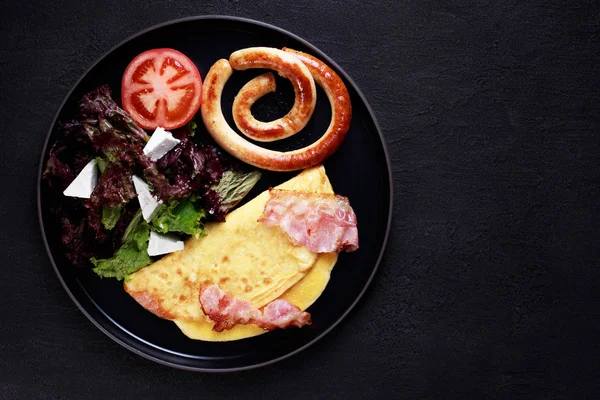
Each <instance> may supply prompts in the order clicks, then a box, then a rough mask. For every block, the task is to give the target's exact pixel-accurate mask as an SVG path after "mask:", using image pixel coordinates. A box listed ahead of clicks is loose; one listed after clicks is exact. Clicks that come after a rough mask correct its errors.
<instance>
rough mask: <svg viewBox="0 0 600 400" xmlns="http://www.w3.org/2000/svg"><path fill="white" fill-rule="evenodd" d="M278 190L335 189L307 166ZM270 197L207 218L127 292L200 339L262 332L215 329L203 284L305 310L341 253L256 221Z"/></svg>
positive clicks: (258, 303)
mask: <svg viewBox="0 0 600 400" xmlns="http://www.w3.org/2000/svg"><path fill="white" fill-rule="evenodd" d="M277 188H279V189H287V190H300V191H310V192H316V193H333V189H332V187H331V184H330V182H329V179H328V178H327V175H326V174H325V169H324V167H323V166H317V167H313V168H311V169H307V170H305V171H303V172H301V173H300V174H299V175H297V176H296V177H294V178H292V179H290V180H289V181H287V182H284V183H283V184H281V185H279V186H277ZM268 200H269V192H268V191H265V192H263V193H261V194H260V195H258V196H257V197H256V198H254V199H252V200H251V201H250V202H248V203H246V204H245V205H243V206H242V207H240V208H238V209H236V210H234V211H233V212H231V213H230V214H229V215H227V217H226V222H224V223H209V224H207V225H206V227H205V232H206V236H204V237H200V238H193V237H192V238H190V239H188V240H187V241H186V242H185V248H184V249H183V250H181V251H178V252H175V253H171V254H169V255H167V256H165V257H163V258H162V259H160V260H159V261H157V262H155V263H153V264H151V265H149V266H148V267H146V268H143V269H141V270H140V271H138V272H136V273H134V274H132V275H131V276H130V279H129V280H127V281H126V282H125V283H124V287H125V290H126V291H127V292H128V293H129V294H130V295H131V296H132V297H133V298H134V299H135V300H136V301H137V302H138V303H140V304H141V305H142V306H143V307H144V308H146V309H147V310H149V311H151V312H153V313H154V314H156V315H158V316H159V317H162V318H166V319H169V320H172V321H174V322H175V323H176V324H177V326H178V327H179V328H180V329H181V331H182V332H183V333H184V334H185V335H186V336H188V337H190V338H192V339H198V340H207V341H227V340H237V339H243V338H246V337H251V336H255V335H259V334H261V333H264V332H265V331H264V330H263V329H261V328H259V327H258V326H255V325H236V326H235V327H233V328H232V329H230V330H226V331H223V332H215V331H213V330H212V327H213V325H214V323H213V322H212V321H211V320H210V319H209V318H208V317H207V316H206V315H204V313H203V312H202V308H201V307H200V303H199V301H198V296H199V292H200V285H202V284H204V285H210V284H217V285H219V287H220V288H221V289H222V290H223V291H225V292H226V293H228V294H230V295H232V296H233V297H235V298H238V299H241V300H246V301H248V302H250V304H251V305H252V306H253V307H256V308H262V307H264V306H265V305H267V304H268V303H269V302H271V301H273V300H275V299H278V298H280V299H284V300H288V301H289V302H291V303H292V304H294V305H296V306H298V307H299V308H300V309H302V310H305V309H306V308H308V307H309V306H310V305H311V304H312V303H313V302H314V301H315V300H317V298H318V297H319V296H320V295H321V293H322V292H323V290H324V289H325V286H326V285H327V282H328V281H329V277H330V272H331V270H332V268H333V266H334V265H335V263H336V261H337V254H335V253H326V254H315V253H312V252H310V251H309V250H308V249H306V248H305V247H302V246H294V245H293V244H292V243H291V242H290V240H289V239H288V238H287V236H286V235H285V233H284V232H283V231H282V230H281V229H279V228H277V227H267V226H266V225H264V224H261V223H259V222H257V219H258V218H259V217H260V215H261V214H262V212H263V209H264V207H265V204H266V203H267V201H268Z"/></svg>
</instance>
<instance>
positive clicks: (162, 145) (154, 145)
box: [144, 127, 180, 161]
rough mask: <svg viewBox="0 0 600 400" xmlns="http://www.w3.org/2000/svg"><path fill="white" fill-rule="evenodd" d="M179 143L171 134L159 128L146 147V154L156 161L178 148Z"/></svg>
mask: <svg viewBox="0 0 600 400" xmlns="http://www.w3.org/2000/svg"><path fill="white" fill-rule="evenodd" d="M179 142H180V140H179V139H175V138H174V137H173V135H172V134H171V132H169V131H165V130H164V129H163V128H161V127H158V128H156V130H155V131H154V133H153V134H152V136H151V137H150V140H148V143H146V146H144V154H145V155H147V156H149V157H150V159H151V160H152V161H156V160H158V159H160V158H162V156H164V155H165V154H167V153H168V152H169V151H170V150H171V149H172V148H173V147H175V146H177V144H178V143H179Z"/></svg>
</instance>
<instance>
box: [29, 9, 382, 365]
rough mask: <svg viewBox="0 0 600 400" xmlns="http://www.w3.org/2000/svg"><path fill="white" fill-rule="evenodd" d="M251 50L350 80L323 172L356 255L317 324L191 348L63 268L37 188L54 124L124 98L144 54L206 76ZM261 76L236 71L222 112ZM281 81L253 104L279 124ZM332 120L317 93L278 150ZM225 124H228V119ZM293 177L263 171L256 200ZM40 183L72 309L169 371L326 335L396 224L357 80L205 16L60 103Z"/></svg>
mask: <svg viewBox="0 0 600 400" xmlns="http://www.w3.org/2000/svg"><path fill="white" fill-rule="evenodd" d="M250 46H272V47H279V48H281V47H283V46H287V47H291V48H294V49H297V50H302V51H305V52H308V53H310V54H313V55H315V56H316V57H318V58H320V59H321V60H323V61H324V62H326V63H327V64H329V65H330V66H331V67H332V68H333V69H335V70H336V71H337V72H338V73H339V74H340V76H341V77H342V78H343V79H344V80H345V82H346V85H347V87H348V90H349V92H350V96H351V99H352V106H353V118H352V126H351V128H350V131H349V133H348V136H347V139H346V140H345V142H344V143H343V145H342V146H341V148H340V149H339V150H338V151H337V152H336V153H335V154H334V155H333V156H332V157H331V158H330V159H328V160H327V161H326V162H325V168H326V170H327V174H328V176H329V178H330V180H331V183H332V185H333V187H334V190H335V191H336V192H337V193H340V194H343V195H345V196H348V197H349V198H350V201H351V204H352V206H353V208H354V210H355V212H356V214H357V216H358V221H359V225H358V226H359V235H360V249H359V250H358V251H356V252H354V253H344V254H341V255H340V258H339V261H338V263H337V265H336V267H335V268H334V270H333V273H332V276H331V281H330V282H329V284H328V286H327V289H326V290H325V292H324V293H323V294H322V296H321V297H320V298H319V299H318V301H317V302H316V303H315V304H313V305H312V306H311V307H310V308H309V311H310V313H311V314H312V318H313V324H312V325H310V326H308V327H304V328H302V329H288V330H280V331H275V332H270V333H267V334H264V335H261V336H258V337H254V338H249V339H244V340H239V341H235V342H226V343H211V342H202V341H194V340H191V339H188V338H187V337H185V336H184V335H183V334H182V333H181V332H180V331H179V329H178V328H177V326H176V325H175V324H174V323H173V322H170V321H167V320H163V319H160V318H158V317H156V316H154V315H153V314H151V313H149V312H147V311H146V310H144V309H143V308H142V307H141V306H139V305H138V304H137V303H136V302H135V301H134V300H133V299H132V298H131V297H130V296H129V295H128V294H127V293H126V292H125V291H124V290H123V288H122V284H121V283H120V282H117V281H116V280H113V279H104V280H101V279H100V278H98V277H97V276H96V275H95V274H94V273H93V272H92V271H91V270H90V269H86V268H81V269H78V270H76V269H74V268H72V267H71V266H70V265H69V264H68V263H67V262H66V261H65V258H64V254H63V252H62V250H61V246H60V243H59V229H58V227H57V226H56V225H55V224H54V223H53V222H52V218H50V215H49V212H48V210H47V204H48V203H49V202H48V199H49V197H48V196H50V193H48V191H47V190H46V188H45V185H41V180H40V177H41V171H42V167H43V165H44V164H45V162H46V159H47V156H48V154H47V153H48V143H53V142H54V141H55V140H56V138H57V137H58V134H59V132H58V131H57V129H56V128H55V125H56V122H57V121H60V120H67V119H69V118H70V117H71V116H72V115H74V113H75V112H76V111H77V104H78V102H79V99H80V98H81V96H82V95H83V94H84V93H86V92H88V91H90V90H92V89H94V88H95V87H97V86H99V85H101V84H104V83H108V84H109V85H110V87H111V89H112V90H113V95H114V97H115V98H119V97H120V82H121V76H122V74H123V71H124V70H125V67H126V66H127V64H128V63H129V62H130V61H131V60H132V59H133V58H134V57H135V56H136V55H137V54H139V53H141V52H142V51H144V50H148V49H151V48H157V47H171V48H175V49H177V50H180V51H181V52H183V53H184V54H186V55H187V56H188V57H190V58H191V59H192V60H193V61H194V62H195V63H196V65H197V66H198V69H199V70H200V73H201V74H202V76H203V77H204V76H205V75H206V73H207V72H208V70H209V68H210V66H211V65H212V64H213V63H214V62H215V61H216V60H217V59H219V58H228V56H229V54H230V53H231V52H232V51H234V50H238V49H241V48H245V47H250ZM259 72H260V71H251V72H243V73H242V72H236V73H234V75H233V77H232V78H231V80H230V82H229V83H228V85H227V87H226V90H225V93H224V100H223V101H224V110H227V109H229V110H231V103H232V101H233V95H234V93H236V92H237V90H238V89H239V88H240V87H241V86H242V85H243V83H245V82H246V81H247V80H248V78H249V77H251V76H253V75H256V74H258V73H259ZM279 83H281V85H280V87H281V89H278V92H280V93H279V95H278V96H274V95H271V98H270V99H267V100H265V101H264V102H263V104H262V105H260V104H257V113H258V114H259V117H260V116H262V117H271V118H272V117H277V116H280V115H281V114H284V113H285V112H286V110H285V109H286V107H289V106H290V105H291V101H290V99H291V96H290V93H291V89H290V87H291V85H289V84H288V83H287V82H279ZM281 99H283V102H282V101H281ZM330 115H331V111H330V107H329V103H328V101H327V98H326V96H325V95H324V93H323V92H322V91H319V92H318V101H317V108H316V110H315V113H314V116H313V119H312V120H311V122H310V123H309V125H308V126H307V128H305V130H304V131H303V132H301V133H299V134H298V135H296V136H294V137H292V138H290V139H287V140H285V141H282V143H279V144H277V145H275V146H274V148H297V147H301V146H304V145H306V144H307V143H310V142H312V141H314V140H316V139H317V137H318V135H316V136H313V135H311V132H324V130H325V128H326V127H327V125H328V123H329V117H330ZM226 116H227V115H226ZM227 117H228V118H229V121H230V123H231V115H229V116H227ZM232 126H234V125H233V124H232ZM200 134H206V133H203V132H200ZM293 175H294V174H293V173H275V172H265V173H264V175H263V178H262V179H261V181H260V182H259V184H258V185H257V188H255V190H253V194H256V193H258V192H260V191H262V190H265V189H267V188H268V187H269V186H270V185H274V184H278V183H280V182H283V181H285V180H287V179H289V178H290V177H291V176H293ZM40 177H38V210H39V217H40V224H41V228H42V235H43V238H44V242H45V245H46V248H47V250H48V254H49V255H50V260H51V262H52V265H53V266H54V269H55V270H56V273H57V275H58V278H59V279H60V281H61V282H62V284H63V286H64V288H65V289H66V291H67V292H68V293H69V295H70V296H71V298H72V299H73V301H74V302H75V304H77V306H78V307H79V308H80V309H81V311H83V313H84V314H85V315H86V316H87V317H88V318H89V319H90V320H91V321H92V322H93V323H94V324H95V325H96V326H97V327H98V328H99V329H100V330H102V331H103V332H104V333H106V334H107V335H108V336H109V337H111V338H112V339H114V340H115V341H116V342H118V343H120V344H121V345H123V346H124V347H126V348H127V349H129V350H131V351H133V352H135V353H137V354H140V355H142V356H144V357H146V358H149V359H151V360H154V361H157V362H160V363H163V364H166V365H170V366H174V367H179V368H184V369H190V370H197V371H233V370H241V369H248V368H252V367H257V366H261V365H266V364H270V363H273V362H275V361H278V360H281V359H283V358H285V357H288V356H290V355H292V354H295V353H297V352H299V351H300V350H302V349H305V348H306V347H308V346H310V345H311V344H312V343H314V342H316V341H317V340H319V339H320V338H321V337H323V336H324V335H325V334H326V333H327V332H329V331H330V330H331V329H332V328H333V327H334V326H336V325H337V324H338V323H339V322H340V321H341V320H342V319H343V318H344V317H345V316H346V315H347V314H348V312H349V311H350V310H351V309H352V308H353V307H354V305H355V304H356V302H357V301H358V300H359V298H360V297H361V296H362V294H363V293H364V291H365V290H366V288H367V286H368V285H369V283H370V282H371V279H372V278H373V276H374V274H375V272H376V270H377V267H378V265H379V262H380V260H381V256H382V254H383V250H384V247H385V243H386V240H387V237H388V233H389V227H390V220H391V197H392V188H391V171H390V166H389V158H388V155H387V151H386V148H385V145H384V143H383V138H382V135H381V131H380V129H379V127H378V125H377V122H376V120H375V117H374V115H373V112H372V111H371V109H370V107H369V105H368V104H367V102H366V100H365V98H364V96H363V95H362V94H361V93H360V91H359V90H358V88H357V87H356V85H355V84H354V82H352V80H351V79H350V78H349V77H348V76H347V75H346V74H345V73H344V71H342V70H341V68H340V67H339V66H338V65H336V64H335V63H334V62H333V61H332V60H331V59H329V58H328V57H327V56H326V55H325V54H323V53H322V52H321V51H319V50H318V49H317V48H316V47H314V46H313V45H311V44H309V43H308V42H306V41H304V40H302V39H301V38H299V37H297V36H295V35H292V34H291V33H289V32H286V31H284V30H282V29H279V28H276V27H274V26H271V25H267V24H264V23H261V22H256V21H252V20H247V19H241V18H232V17H215V16H207V17H194V18H186V19H181V20H177V21H172V22H169V23H165V24H161V25H158V26H155V27H153V28H151V29H148V30H146V31H144V32H141V33H139V34H137V35H135V36H133V37H131V38H129V39H127V40H126V41H124V42H123V43H121V44H120V45H118V46H116V47H115V48H113V49H112V50H110V51H109V52H108V53H107V54H106V55H105V56H104V57H102V58H101V59H100V60H99V61H98V62H97V63H96V64H94V65H93V66H92V67H91V68H90V69H89V70H88V71H87V72H86V73H85V74H84V76H83V77H82V78H81V79H80V80H79V81H78V82H77V84H76V85H75V87H74V88H73V89H72V90H71V92H70V93H69V95H68V96H67V98H66V99H65V100H64V102H63V104H62V105H61V107H60V110H59V112H58V113H57V115H56V117H55V119H54V121H53V123H52V127H51V128H50V131H49V133H48V137H47V139H46V144H45V146H44V150H43V154H42V160H41V165H40Z"/></svg>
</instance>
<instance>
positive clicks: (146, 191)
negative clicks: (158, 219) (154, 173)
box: [131, 175, 162, 222]
mask: <svg viewBox="0 0 600 400" xmlns="http://www.w3.org/2000/svg"><path fill="white" fill-rule="evenodd" d="M131 179H132V180H133V186H135V191H136V193H137V194H138V200H139V202H140V208H141V209H142V216H143V217H144V219H145V220H146V222H150V219H151V218H152V217H153V216H154V214H155V213H156V210H157V209H158V206H159V205H161V204H162V201H159V200H156V198H155V197H154V196H152V193H150V188H149V187H148V185H146V182H144V181H143V180H142V179H141V178H139V177H137V176H135V175H134V176H133V177H132V178H131Z"/></svg>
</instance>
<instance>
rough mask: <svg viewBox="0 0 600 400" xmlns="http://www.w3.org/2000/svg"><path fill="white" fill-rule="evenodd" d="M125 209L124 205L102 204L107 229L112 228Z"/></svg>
mask: <svg viewBox="0 0 600 400" xmlns="http://www.w3.org/2000/svg"><path fill="white" fill-rule="evenodd" d="M122 209H123V206H122V205H119V206H115V207H109V206H107V205H103V206H102V211H101V214H102V225H104V228H105V229H107V230H109V231H110V230H112V229H113V228H114V227H115V225H117V222H119V218H121V210H122Z"/></svg>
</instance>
